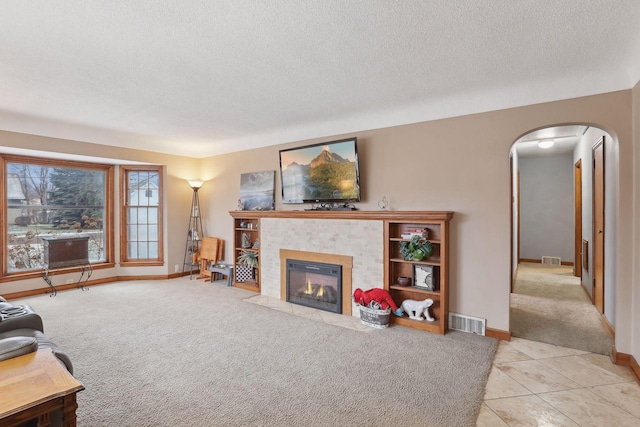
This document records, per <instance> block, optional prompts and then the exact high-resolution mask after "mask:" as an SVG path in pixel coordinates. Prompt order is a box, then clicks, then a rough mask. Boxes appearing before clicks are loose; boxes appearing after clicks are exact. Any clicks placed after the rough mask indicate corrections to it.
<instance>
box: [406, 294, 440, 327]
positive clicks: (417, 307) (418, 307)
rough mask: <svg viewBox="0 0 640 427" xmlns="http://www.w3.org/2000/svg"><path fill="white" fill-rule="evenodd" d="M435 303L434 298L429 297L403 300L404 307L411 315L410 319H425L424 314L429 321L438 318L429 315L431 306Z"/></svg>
mask: <svg viewBox="0 0 640 427" xmlns="http://www.w3.org/2000/svg"><path fill="white" fill-rule="evenodd" d="M432 305H433V300H432V299H431V298H427V299H426V300H424V301H416V300H413V299H406V300H404V301H402V309H403V310H404V311H405V313H407V314H408V315H409V319H413V320H423V319H422V314H423V313H424V317H426V319H427V321H428V322H433V321H435V320H436V319H434V318H433V317H431V316H430V315H429V307H431V306H432Z"/></svg>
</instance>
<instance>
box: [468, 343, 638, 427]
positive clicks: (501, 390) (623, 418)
mask: <svg viewBox="0 0 640 427" xmlns="http://www.w3.org/2000/svg"><path fill="white" fill-rule="evenodd" d="M476 425H477V427H498V426H582V427H586V426H598V427H603V426H616V427H622V426H629V427H631V426H640V385H638V383H637V382H636V380H635V377H634V375H633V374H632V373H631V370H630V369H629V368H628V367H623V366H616V365H614V364H613V363H611V360H610V359H609V358H608V357H607V356H603V355H600V354H594V353H587V352H584V351H580V350H573V349H569V348H564V347H558V346H554V345H550V344H544V343H538V342H534V341H527V340H523V339H520V338H513V339H512V340H511V341H510V342H504V341H501V342H500V344H499V346H498V351H497V353H496V356H495V358H494V360H493V367H492V369H491V373H490V374H489V380H488V382H487V388H486V391H485V396H484V403H483V404H482V407H481V409H480V415H479V417H478V421H477V424H476Z"/></svg>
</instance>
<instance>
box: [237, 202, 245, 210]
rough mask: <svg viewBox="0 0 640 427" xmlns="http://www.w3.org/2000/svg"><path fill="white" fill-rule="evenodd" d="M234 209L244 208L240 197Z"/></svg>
mask: <svg viewBox="0 0 640 427" xmlns="http://www.w3.org/2000/svg"><path fill="white" fill-rule="evenodd" d="M236 210H237V211H243V210H244V203H242V199H238V204H237V205H236Z"/></svg>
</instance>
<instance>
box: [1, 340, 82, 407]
mask: <svg viewBox="0 0 640 427" xmlns="http://www.w3.org/2000/svg"><path fill="white" fill-rule="evenodd" d="M81 390H84V386H83V385H82V383H80V382H79V381H78V380H76V379H75V378H74V377H73V376H72V375H71V374H70V373H69V371H67V370H66V369H65V368H64V367H63V366H62V365H61V364H60V362H59V361H58V359H57V358H56V357H55V355H54V354H53V353H52V352H51V350H49V349H42V350H38V351H35V352H33V353H29V354H25V355H23V356H19V357H14V358H12V359H8V360H4V361H2V362H0V395H1V396H2V399H0V419H2V418H5V417H8V416H10V415H13V414H16V413H18V412H21V411H24V410H26V409H29V408H32V407H35V406H37V405H39V404H41V403H44V402H47V401H49V400H52V399H55V398H57V397H63V396H66V395H68V394H71V393H76V392H78V391H81Z"/></svg>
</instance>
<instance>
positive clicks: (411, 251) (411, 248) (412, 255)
mask: <svg viewBox="0 0 640 427" xmlns="http://www.w3.org/2000/svg"><path fill="white" fill-rule="evenodd" d="M432 253H433V245H432V244H431V242H430V241H428V240H426V239H423V238H422V236H419V235H415V236H413V237H411V240H404V241H402V242H400V255H402V258H403V259H404V260H405V261H411V260H415V261H420V260H422V259H424V258H428V257H430V256H431V254H432Z"/></svg>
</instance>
